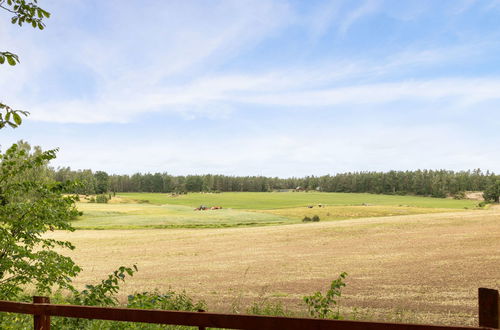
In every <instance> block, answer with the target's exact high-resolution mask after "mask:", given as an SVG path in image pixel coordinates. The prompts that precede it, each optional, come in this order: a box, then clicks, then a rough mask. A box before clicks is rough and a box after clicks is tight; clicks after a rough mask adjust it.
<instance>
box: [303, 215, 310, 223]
mask: <svg viewBox="0 0 500 330" xmlns="http://www.w3.org/2000/svg"><path fill="white" fill-rule="evenodd" d="M309 221H312V219H311V218H309V217H308V216H305V217H304V218H303V219H302V222H309Z"/></svg>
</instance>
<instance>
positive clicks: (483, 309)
mask: <svg viewBox="0 0 500 330" xmlns="http://www.w3.org/2000/svg"><path fill="white" fill-rule="evenodd" d="M499 302H500V298H499V293H498V291H497V290H493V289H484V288H480V289H479V328H478V327H453V326H439V325H422V324H398V323H382V322H364V321H344V320H323V319H310V318H296V317H275V316H257V315H241V314H219V313H205V312H202V313H200V312H198V313H197V312H179V311H163V310H147V309H130V308H114V307H113V308H112V307H94V306H74V305H55V304H50V300H49V298H47V297H33V303H22V302H12V301H0V312H8V313H20V314H31V315H33V316H34V317H33V319H34V322H33V324H34V329H35V330H49V329H50V317H51V316H59V317H72V318H83V319H96V320H110V321H125V322H144V323H155V324H170V325H184V326H194V327H198V328H199V329H205V328H207V327H210V328H226V329H255V330H257V329H259V330H266V329H290V330H302V329H317V330H326V329H329V330H340V329H342V330H365V329H367V330H380V329H389V330H403V329H405V330H423V329H430V330H452V329H456V330H459V329H499V328H500V323H499V314H500V311H499V305H500V304H499Z"/></svg>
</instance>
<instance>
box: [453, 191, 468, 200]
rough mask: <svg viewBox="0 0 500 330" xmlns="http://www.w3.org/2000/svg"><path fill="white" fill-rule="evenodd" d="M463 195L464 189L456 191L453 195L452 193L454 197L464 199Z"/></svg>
mask: <svg viewBox="0 0 500 330" xmlns="http://www.w3.org/2000/svg"><path fill="white" fill-rule="evenodd" d="M465 197H466V196H465V191H458V192H457V193H455V195H453V198H454V199H465Z"/></svg>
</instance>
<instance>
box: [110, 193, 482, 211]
mask: <svg viewBox="0 0 500 330" xmlns="http://www.w3.org/2000/svg"><path fill="white" fill-rule="evenodd" d="M118 196H119V197H122V198H124V199H125V200H129V201H138V202H145V201H147V202H149V203H151V204H158V205H163V204H169V205H187V206H192V207H197V206H199V205H201V204H205V205H221V206H223V207H225V208H233V209H247V210H249V209H250V210H266V209H277V208H287V207H299V206H307V205H317V204H323V205H361V204H370V205H392V206H398V205H406V206H413V207H429V208H453V209H463V208H464V207H468V208H472V207H474V206H476V205H477V201H472V200H454V199H444V198H429V197H419V196H396V195H376V194H365V193H362V194H358V193H323V192H224V193H220V194H214V193H189V194H186V195H171V194H161V193H120V194H118Z"/></svg>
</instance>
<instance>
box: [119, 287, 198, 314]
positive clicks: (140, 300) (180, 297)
mask: <svg viewBox="0 0 500 330" xmlns="http://www.w3.org/2000/svg"><path fill="white" fill-rule="evenodd" d="M127 307H128V308H140V309H163V310H172V311H192V312H196V311H199V310H206V308H207V306H206V304H205V302H204V301H196V302H194V301H193V299H192V298H191V297H189V296H188V295H187V294H186V292H185V291H183V292H181V293H175V292H174V291H168V292H167V293H165V294H160V293H159V292H157V291H155V292H142V293H136V294H133V295H129V296H128V303H127Z"/></svg>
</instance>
